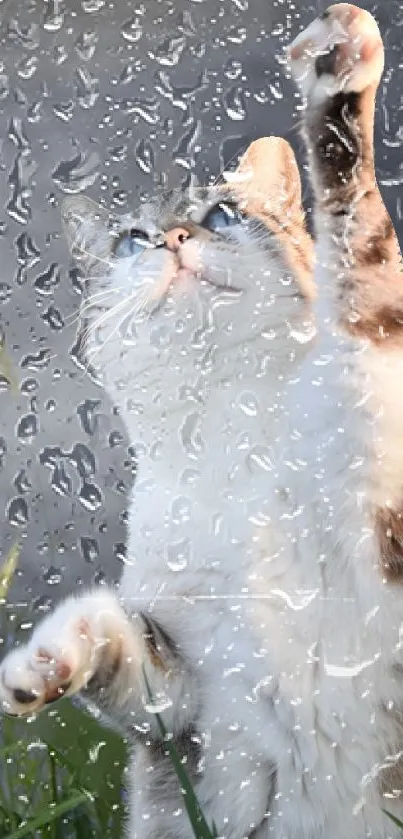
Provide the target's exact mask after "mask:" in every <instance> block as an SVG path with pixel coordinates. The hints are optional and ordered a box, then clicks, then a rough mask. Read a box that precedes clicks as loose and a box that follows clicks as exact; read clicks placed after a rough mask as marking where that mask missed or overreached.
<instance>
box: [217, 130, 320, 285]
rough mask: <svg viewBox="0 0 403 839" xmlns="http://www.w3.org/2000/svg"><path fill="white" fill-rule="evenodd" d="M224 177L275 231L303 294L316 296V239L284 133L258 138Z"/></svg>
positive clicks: (248, 209) (249, 208)
mask: <svg viewBox="0 0 403 839" xmlns="http://www.w3.org/2000/svg"><path fill="white" fill-rule="evenodd" d="M224 179H225V181H227V183H228V186H229V187H230V189H231V192H232V193H233V194H234V197H235V199H236V200H237V201H238V202H239V205H240V206H241V207H242V209H243V211H244V212H245V213H246V214H247V215H251V216H254V217H255V218H258V219H260V221H262V222H263V223H264V224H265V225H266V226H267V227H268V229H269V230H271V231H272V233H273V234H274V236H275V237H276V240H277V242H278V243H279V244H280V245H281V246H282V248H283V252H284V256H285V260H286V262H287V264H288V267H289V268H290V269H291V271H292V272H293V274H294V276H295V278H296V280H297V283H298V285H299V288H300V291H301V293H302V295H303V296H304V297H306V298H308V299H313V298H314V297H315V294H316V289H315V285H314V281H313V257H314V254H313V242H312V239H311V237H310V235H309V233H308V231H307V229H306V225H305V213H304V210H303V207H302V203H301V179H300V176H299V171H298V166H297V161H296V160H295V156H294V152H293V150H292V148H291V146H290V144H289V143H287V141H286V140H283V139H282V138H281V137H262V138H261V139H260V140H255V142H254V143H251V145H250V146H249V148H248V149H247V150H246V152H245V154H244V155H243V157H242V158H241V160H240V162H239V165H238V168H237V169H236V171H235V172H232V173H224Z"/></svg>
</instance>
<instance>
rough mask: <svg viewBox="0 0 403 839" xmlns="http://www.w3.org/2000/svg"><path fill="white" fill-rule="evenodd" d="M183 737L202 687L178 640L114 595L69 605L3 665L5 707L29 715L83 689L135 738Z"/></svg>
mask: <svg viewBox="0 0 403 839" xmlns="http://www.w3.org/2000/svg"><path fill="white" fill-rule="evenodd" d="M144 673H145V674H146V679H147V680H148V683H149V687H150V691H151V694H152V698H153V701H154V702H155V703H156V707H158V706H159V707H160V708H161V709H164V721H165V724H166V726H167V728H168V730H170V731H172V732H173V733H175V732H177V731H179V732H181V731H182V729H183V728H184V727H186V726H187V725H188V724H189V721H190V720H191V719H192V716H193V714H194V713H195V705H196V704H197V696H196V693H197V691H195V685H194V683H193V682H192V677H191V675H190V672H189V668H187V666H186V664H185V662H184V661H183V659H182V658H181V656H180V654H179V653H178V651H177V649H176V646H175V644H174V642H173V641H172V639H170V638H168V636H167V635H166V633H165V632H164V631H163V629H162V628H161V627H160V626H159V625H158V623H156V622H155V620H154V619H153V618H152V616H150V615H146V614H145V613H138V614H136V615H133V616H130V617H129V616H128V615H127V614H126V612H125V611H124V609H123V608H122V606H121V605H120V603H119V600H118V598H117V597H116V595H115V594H114V593H113V592H112V591H108V590H103V589H94V590H93V591H89V592H88V593H86V594H83V595H81V596H79V597H71V598H68V599H67V600H65V601H63V602H62V603H61V604H60V605H59V606H58V607H57V608H56V609H55V611H54V612H52V614H51V615H49V616H47V617H46V618H45V619H44V620H43V621H42V622H41V623H40V624H39V626H38V627H37V628H36V629H35V631H34V632H33V634H32V636H31V639H30V640H29V641H28V643H27V644H26V645H24V646H20V647H17V648H16V649H14V650H13V651H11V652H10V653H9V654H8V655H7V656H6V657H5V658H4V659H3V661H2V663H1V665H0V708H1V707H2V709H3V711H5V712H6V713H8V714H11V715H17V716H23V715H28V714H32V713H35V712H37V711H40V710H41V709H42V708H44V707H45V706H46V705H48V704H49V703H51V702H54V701H55V700H57V699H59V698H60V697H61V696H71V695H72V694H76V693H78V692H82V694H83V695H84V696H86V697H88V698H90V699H91V700H92V701H94V702H95V703H97V704H98V705H99V706H100V707H101V708H102V709H103V710H105V711H106V712H108V713H109V714H110V716H111V718H112V719H115V720H116V722H117V723H118V724H120V725H121V726H122V727H123V728H124V729H125V730H126V731H129V733H132V735H133V737H134V738H135V737H136V733H137V734H138V736H142V735H145V734H147V733H149V734H150V736H151V737H152V738H153V739H157V740H159V739H160V738H161V734H160V731H159V728H158V725H157V722H156V718H155V714H153V713H152V712H150V709H151V710H152V701H151V700H150V697H149V693H148V688H147V684H146V682H145V677H144Z"/></svg>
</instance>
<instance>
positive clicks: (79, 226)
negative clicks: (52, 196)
mask: <svg viewBox="0 0 403 839" xmlns="http://www.w3.org/2000/svg"><path fill="white" fill-rule="evenodd" d="M61 214H62V222H63V228H64V232H65V236H66V239H67V243H68V245H69V248H70V251H71V253H72V255H73V256H74V257H75V258H76V259H79V260H80V261H83V262H84V263H93V262H98V263H102V262H103V261H104V260H106V259H107V258H108V255H109V254H110V251H111V235H110V220H111V217H110V215H109V213H108V212H107V210H105V209H104V207H101V206H100V205H99V204H96V203H95V201H92V200H91V198H87V197H86V196H84V195H75V196H71V197H68V198H65V199H64V201H63V203H62V208H61Z"/></svg>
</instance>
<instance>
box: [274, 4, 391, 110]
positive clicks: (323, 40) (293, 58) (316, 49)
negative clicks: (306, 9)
mask: <svg viewBox="0 0 403 839" xmlns="http://www.w3.org/2000/svg"><path fill="white" fill-rule="evenodd" d="M288 58H289V63H290V68H291V72H292V75H293V77H294V79H295V81H296V82H297V84H298V85H299V87H300V89H301V92H302V94H303V96H304V97H305V98H306V99H308V102H309V104H310V105H316V104H320V103H321V102H323V101H325V100H326V99H328V98H329V97H331V96H334V95H336V94H337V93H339V92H340V91H344V92H345V93H350V92H354V93H361V92H362V91H363V90H364V89H365V88H367V87H372V86H374V87H376V86H377V85H378V84H379V80H380V78H381V75H382V72H383V67H384V49H383V43H382V38H381V35H380V32H379V29H378V24H377V23H376V21H375V19H374V18H373V17H372V15H371V14H370V13H369V12H367V11H366V10H365V9H359V8H358V7H357V6H352V5H350V4H349V3H337V4H336V5H334V6H330V7H329V8H328V9H327V10H326V12H324V13H323V15H321V16H320V17H318V18H316V20H314V21H313V22H312V23H311V24H310V25H309V26H308V27H307V28H306V29H304V30H303V32H301V33H300V34H299V35H298V36H297V37H296V38H295V40H294V41H293V43H292V44H291V45H290V47H289V50H288Z"/></svg>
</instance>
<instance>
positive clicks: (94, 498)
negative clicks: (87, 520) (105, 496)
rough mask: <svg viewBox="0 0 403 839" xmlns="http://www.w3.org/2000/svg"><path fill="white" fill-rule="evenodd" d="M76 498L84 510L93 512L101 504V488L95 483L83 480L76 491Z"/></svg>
mask: <svg viewBox="0 0 403 839" xmlns="http://www.w3.org/2000/svg"><path fill="white" fill-rule="evenodd" d="M78 500H79V501H80V502H81V504H82V506H83V507H85V509H86V510H91V512H95V510H98V509H99V507H100V506H101V504H102V493H101V490H100V489H99V487H98V486H97V485H96V484H94V483H90V482H89V481H83V483H82V485H81V487H80V492H79V493H78Z"/></svg>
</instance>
